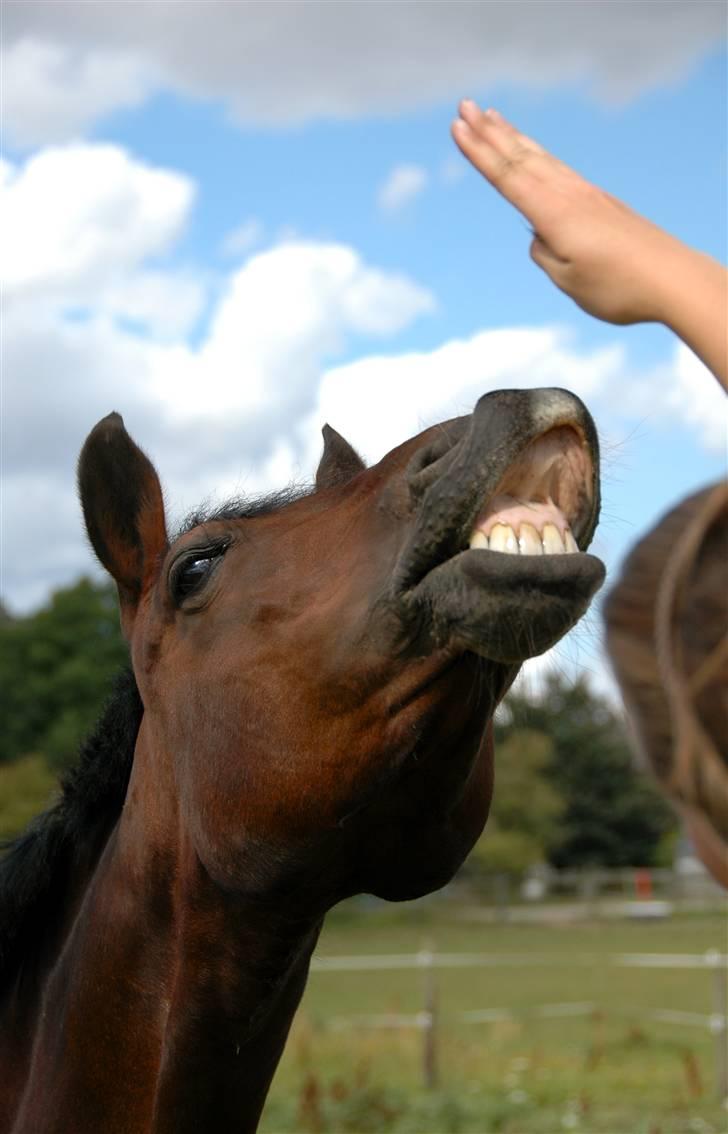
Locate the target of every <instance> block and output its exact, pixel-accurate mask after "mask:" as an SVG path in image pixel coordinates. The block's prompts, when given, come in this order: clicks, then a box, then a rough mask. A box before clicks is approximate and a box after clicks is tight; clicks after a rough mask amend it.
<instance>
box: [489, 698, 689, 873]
mask: <svg viewBox="0 0 728 1134" xmlns="http://www.w3.org/2000/svg"><path fill="white" fill-rule="evenodd" d="M524 728H530V729H534V730H536V731H537V732H539V733H543V734H544V735H546V736H548V737H549V739H550V741H551V743H552V745H553V756H552V760H551V765H550V769H549V772H548V776H549V779H550V782H551V784H552V785H553V787H554V788H555V789H556V791H557V792H558V793H559V795H560V796H561V797H562V798H563V800H564V802H565V809H564V812H563V815H562V818H561V821H560V823H559V825H558V830H557V831H556V832H555V834H554V835H553V836H552V837H551V838H550V839H549V842H548V858H549V861H550V862H551V863H552V864H553V865H554V866H558V867H580V866H588V865H600V866H612V867H618V866H650V865H653V864H654V863H655V862H656V860H657V858H658V856H659V854H660V844H661V841H662V840H663V836H664V835H665V834H666V833H667V832H668V831H670V830H671V829H672V828H673V827H674V825H675V818H674V816H673V813H672V811H671V810H670V808H669V807H668V806H667V804H666V803H665V802H664V801H663V799H662V797H661V796H660V795H659V793H658V792H657V790H656V789H655V788H654V787H653V786H652V783H651V782H650V781H649V780H648V779H647V778H646V777H644V776H642V774H641V773H639V772H638V771H637V770H636V769H635V766H634V762H633V757H632V753H631V750H630V747H629V744H628V741H627V737H626V734H625V730H624V726H623V724H622V719H621V716H620V715H619V714H618V713H617V711H616V710H615V709H614V708H613V707H612V706H611V705H610V704H609V702H608V701H606V700H605V699H604V698H603V697H600V696H598V695H597V694H596V693H594V691H593V690H592V689H591V688H590V687H589V685H588V683H587V682H586V681H585V680H580V681H577V682H576V683H575V684H570V683H568V682H566V681H564V680H563V679H562V678H560V677H557V676H555V675H554V676H552V677H551V678H550V679H549V680H548V682H547V685H546V688H545V690H544V691H543V693H542V694H541V696H539V697H538V698H537V699H529V698H527V697H526V696H525V695H524V694H523V693H521V692H512V693H511V694H510V695H509V697H508V698H507V701H506V712H505V713H504V719H503V720H502V721H500V722H497V723H496V743H497V742H498V740H500V742H501V743H503V742H504V741H507V739H508V737H509V736H510V735H513V734H514V733H515V734H517V733H518V732H519V731H520V730H522V729H524ZM496 790H497V789H496Z"/></svg>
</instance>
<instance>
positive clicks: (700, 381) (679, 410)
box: [658, 343, 728, 454]
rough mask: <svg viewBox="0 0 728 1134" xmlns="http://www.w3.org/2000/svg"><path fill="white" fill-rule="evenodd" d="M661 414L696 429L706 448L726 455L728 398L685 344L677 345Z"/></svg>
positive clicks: (727, 443) (664, 393) (727, 442)
mask: <svg viewBox="0 0 728 1134" xmlns="http://www.w3.org/2000/svg"><path fill="white" fill-rule="evenodd" d="M658 407H659V408H661V410H662V412H663V413H664V414H665V415H666V416H668V417H669V418H671V419H672V420H674V421H681V422H683V423H684V425H685V426H687V427H688V428H689V429H692V430H694V431H695V432H696V433H697V434H698V436H699V437H700V439H701V441H702V443H703V444H704V445H705V447H706V448H707V449H711V450H712V451H714V452H716V453H723V454H725V452H726V446H727V445H728V419H726V398H725V394H724V392H723V390H722V389H721V388H720V386H719V385H718V383H717V382H716V380H715V378H714V377H713V375H712V374H711V373H710V371H709V370H708V368H707V367H706V366H705V365H704V364H703V363H702V362H701V361H700V359H699V358H698V357H697V355H695V354H693V352H692V351H691V350H689V349H688V347H686V346H685V344H684V343H677V344H676V346H675V354H674V359H673V364H672V367H671V370H670V375H669V380H668V384H667V387H666V389H665V390H664V391H663V398H662V404H661V406H660V403H658Z"/></svg>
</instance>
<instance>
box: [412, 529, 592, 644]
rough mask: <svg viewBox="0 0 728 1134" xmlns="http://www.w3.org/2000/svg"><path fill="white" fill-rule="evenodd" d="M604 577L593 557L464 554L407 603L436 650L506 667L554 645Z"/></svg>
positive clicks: (428, 577) (434, 574) (432, 576)
mask: <svg viewBox="0 0 728 1134" xmlns="http://www.w3.org/2000/svg"><path fill="white" fill-rule="evenodd" d="M604 577H605V568H604V564H603V563H602V562H601V561H600V560H599V559H597V558H596V557H595V556H593V555H586V554H583V553H573V554H565V555H548V556H546V555H542V556H536V555H523V556H521V555H507V554H504V553H502V552H498V551H489V550H469V551H464V552H462V553H461V554H460V555H457V556H455V557H454V558H453V559H450V560H448V561H447V562H446V563H444V564H442V565H441V566H440V567H437V568H435V570H433V571H430V572H429V574H428V575H426V576H425V578H424V579H423V580H422V582H421V583H420V585H419V586H418V587H417V588H416V590H415V592H414V593H413V595H412V601H413V602H414V603H415V604H417V605H418V606H420V607H421V610H422V612H423V615H422V617H423V618H426V620H427V622H428V623H429V631H430V635H431V637H432V638H433V640H434V641H435V642H437V643H438V644H442V645H444V644H448V645H454V646H456V647H463V648H465V649H468V650H471V651H472V652H473V653H476V654H479V655H480V656H481V657H486V658H489V659H491V660H493V661H497V662H503V663H510V664H513V663H520V662H523V661H525V660H526V659H527V658H529V657H534V656H536V655H537V654H542V653H544V652H545V651H546V650H548V649H550V648H551V647H552V646H553V645H555V644H556V642H558V641H559V639H560V638H561V637H563V635H564V634H565V633H566V632H567V631H568V630H570V629H571V627H572V626H574V625H575V624H576V622H578V621H579V619H580V618H581V617H582V615H583V614H584V612H585V611H586V610H587V608H588V606H589V603H590V602H591V600H592V598H593V597H594V594H595V593H596V591H597V590H598V589H599V588H600V587H601V585H602V583H603V582H604ZM424 612H426V615H425V614H424Z"/></svg>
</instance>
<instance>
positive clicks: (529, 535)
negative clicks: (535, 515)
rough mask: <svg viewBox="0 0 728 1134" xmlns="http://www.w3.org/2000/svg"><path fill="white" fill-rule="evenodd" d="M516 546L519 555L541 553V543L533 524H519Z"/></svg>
mask: <svg viewBox="0 0 728 1134" xmlns="http://www.w3.org/2000/svg"><path fill="white" fill-rule="evenodd" d="M518 546H519V548H520V551H521V555H543V544H542V543H541V536H540V535H539V534H538V532H537V531H536V529H535V528H534V526H533V524H521V530H520V532H519V533H518Z"/></svg>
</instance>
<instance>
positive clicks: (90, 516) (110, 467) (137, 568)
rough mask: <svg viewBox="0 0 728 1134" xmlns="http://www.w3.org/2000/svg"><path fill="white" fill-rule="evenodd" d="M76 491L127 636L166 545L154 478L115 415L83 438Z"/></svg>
mask: <svg viewBox="0 0 728 1134" xmlns="http://www.w3.org/2000/svg"><path fill="white" fill-rule="evenodd" d="M78 487H79V493H80V496H81V505H82V507H83V515H84V519H85V521H86V531H87V532H88V535H89V539H90V540H91V544H92V546H93V549H94V551H95V552H96V554H97V556H98V557H99V559H100V560H101V563H102V564H103V565H104V567H105V568H106V570H107V571H108V572H109V574H111V575H112V576H113V577H114V579H115V580H116V584H117V586H118V588H119V599H120V601H121V616H122V625H123V626H124V630H125V632H128V630H129V629H130V626H131V620H132V619H133V617H134V614H135V612H136V607H137V604H138V602H139V599H140V597H141V594H142V591H143V590H144V587H145V585H146V583H147V582H148V581H149V579H150V578H151V576H152V575H153V573H154V571H155V569H156V566H157V564H158V562H159V559H160V557H161V556H162V555H163V554H164V553H165V551H166V550H167V546H168V542H167V529H166V525H165V520H164V502H163V500H162V489H161V486H160V483H159V477H158V476H157V473H156V471H155V469H154V466H153V465H152V463H151V461H149V460H148V458H147V457H145V455H144V453H142V451H141V449H139V448H138V447H137V446H136V445H135V444H134V442H133V441H132V439H131V437H130V436H129V434H128V433H127V431H126V429H125V428H124V422H123V419H122V418H121V416H120V415H119V414H118V413H110V414H109V416H108V417H105V418H103V419H102V420H101V421H100V422H99V423H98V425H96V426H95V428H94V429H93V430H92V431H91V433H90V434H89V436H88V437H87V439H86V443H85V445H84V447H83V449H82V450H81V456H80V457H79V461H78Z"/></svg>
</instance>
